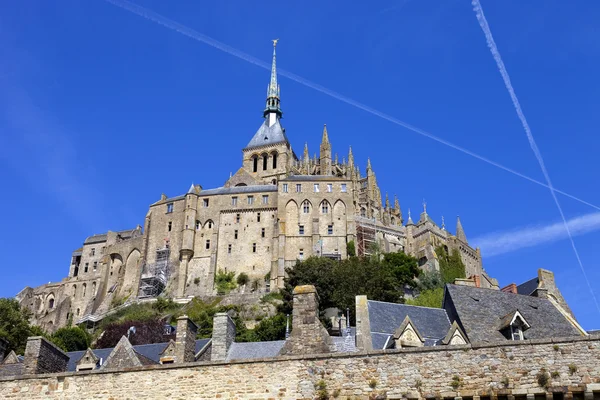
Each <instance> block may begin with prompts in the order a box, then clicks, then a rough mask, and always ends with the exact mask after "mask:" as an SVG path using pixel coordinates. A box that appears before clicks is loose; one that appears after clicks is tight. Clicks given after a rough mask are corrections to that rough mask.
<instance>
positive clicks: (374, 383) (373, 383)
mask: <svg viewBox="0 0 600 400" xmlns="http://www.w3.org/2000/svg"><path fill="white" fill-rule="evenodd" d="M369 387H370V388H371V389H375V388H376V387H377V379H375V378H371V379H370V380H369Z"/></svg>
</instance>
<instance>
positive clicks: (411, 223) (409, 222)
mask: <svg viewBox="0 0 600 400" xmlns="http://www.w3.org/2000/svg"><path fill="white" fill-rule="evenodd" d="M414 224H415V223H414V222H413V220H412V217H411V216H410V208H409V209H408V221H406V226H408V225H414Z"/></svg>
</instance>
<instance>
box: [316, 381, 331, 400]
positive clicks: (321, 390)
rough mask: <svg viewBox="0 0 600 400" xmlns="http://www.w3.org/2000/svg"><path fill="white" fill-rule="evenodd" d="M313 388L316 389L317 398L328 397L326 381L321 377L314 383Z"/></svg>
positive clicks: (325, 399)
mask: <svg viewBox="0 0 600 400" xmlns="http://www.w3.org/2000/svg"><path fill="white" fill-rule="evenodd" d="M315 389H317V397H316V398H317V400H327V399H329V391H328V390H327V382H325V381H324V380H323V379H321V380H320V381H318V382H317V383H316V384H315Z"/></svg>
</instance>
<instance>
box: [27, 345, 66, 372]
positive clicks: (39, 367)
mask: <svg viewBox="0 0 600 400" xmlns="http://www.w3.org/2000/svg"><path fill="white" fill-rule="evenodd" d="M68 361H69V356H67V354H66V353H65V352H64V351H62V350H61V349H59V348H58V347H56V346H55V345H54V344H53V343H51V342H49V341H48V340H46V339H45V338H43V337H41V336H33V337H30V338H29V339H27V346H26V347H25V355H24V361H23V373H25V374H46V373H52V372H62V371H65V370H66V369H67V362H68Z"/></svg>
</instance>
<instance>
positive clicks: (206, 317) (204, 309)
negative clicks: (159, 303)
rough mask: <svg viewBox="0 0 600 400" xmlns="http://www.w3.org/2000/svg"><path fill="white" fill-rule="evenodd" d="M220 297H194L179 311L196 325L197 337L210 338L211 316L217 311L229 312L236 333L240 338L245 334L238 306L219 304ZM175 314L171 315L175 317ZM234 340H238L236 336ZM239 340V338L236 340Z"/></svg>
mask: <svg viewBox="0 0 600 400" xmlns="http://www.w3.org/2000/svg"><path fill="white" fill-rule="evenodd" d="M220 301H221V299H216V300H214V301H212V302H210V303H209V302H204V301H202V300H200V299H198V298H194V299H193V300H192V301H190V302H189V303H188V304H187V305H186V307H185V308H184V309H183V310H182V311H181V313H182V314H183V313H185V314H186V315H188V316H189V317H190V319H191V320H192V321H194V323H196V325H197V326H198V333H197V335H196V337H197V338H198V339H202V338H210V337H211V336H212V328H213V317H214V316H215V314H216V313H218V312H229V313H230V315H232V319H233V321H234V322H235V327H236V333H237V335H239V337H240V338H242V337H244V336H245V335H246V331H247V329H246V326H245V325H244V322H243V321H242V319H241V318H240V317H239V311H240V310H239V307H238V306H233V305H230V306H221V305H219V302H220ZM176 317H177V315H175V316H173V318H176ZM236 340H238V339H237V338H236ZM238 341H239V340H238Z"/></svg>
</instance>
